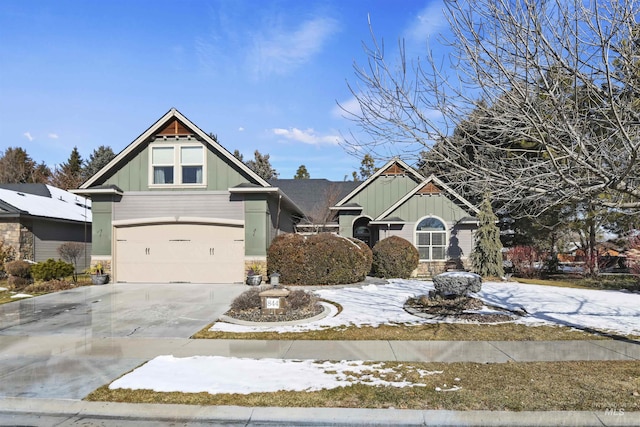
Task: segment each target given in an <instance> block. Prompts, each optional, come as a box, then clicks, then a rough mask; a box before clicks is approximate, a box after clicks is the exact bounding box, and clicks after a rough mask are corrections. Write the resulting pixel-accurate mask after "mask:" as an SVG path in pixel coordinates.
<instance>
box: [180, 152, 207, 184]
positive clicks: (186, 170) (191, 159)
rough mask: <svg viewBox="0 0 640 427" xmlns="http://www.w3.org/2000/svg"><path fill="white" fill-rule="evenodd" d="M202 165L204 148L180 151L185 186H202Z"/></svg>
mask: <svg viewBox="0 0 640 427" xmlns="http://www.w3.org/2000/svg"><path fill="white" fill-rule="evenodd" d="M202 163H203V162H202V147H182V148H181V149H180V165H181V166H182V183H183V184H202Z"/></svg>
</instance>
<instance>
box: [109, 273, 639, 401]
mask: <svg viewBox="0 0 640 427" xmlns="http://www.w3.org/2000/svg"><path fill="white" fill-rule="evenodd" d="M431 289H433V283H432V282H422V281H418V280H391V281H390V283H389V284H386V285H366V286H361V287H348V288H340V289H335V288H334V289H322V290H318V291H316V293H317V294H318V295H319V296H320V297H322V298H325V299H327V300H330V301H334V302H336V303H339V304H340V305H342V308H343V310H342V312H341V313H340V314H336V313H337V310H335V311H334V312H333V313H332V315H330V316H329V317H327V318H324V319H321V320H318V321H315V322H311V323H308V324H303V325H293V326H279V327H275V326H269V327H265V326H262V327H258V326H239V325H232V324H229V323H223V322H217V323H216V324H215V325H214V326H213V327H212V330H224V331H234V332H248V331H267V330H270V331H281V332H284V331H305V330H313V329H322V328H330V327H346V326H349V325H353V326H364V325H372V326H377V325H380V324H382V323H406V324H418V323H422V322H433V320H427V319H422V318H418V317H415V316H412V315H410V314H409V313H407V312H405V311H404V309H403V305H404V302H405V301H406V300H407V298H409V297H413V296H418V295H422V294H426V293H428V292H429V290H431ZM477 296H478V297H479V298H481V299H482V300H483V301H485V303H487V304H490V305H497V306H500V307H504V308H508V309H512V310H515V309H522V308H524V309H525V310H526V311H527V312H528V313H529V315H528V316H525V317H523V318H521V319H520V320H518V322H521V323H526V324H532V325H539V324H554V325H568V326H573V327H579V328H593V329H599V330H608V331H612V332H616V333H622V334H635V335H640V295H639V294H632V293H626V292H619V291H601V290H584V289H569V288H556V287H549V286H539V285H525V284H520V283H515V282H501V283H497V282H487V283H484V284H483V285H482V291H481V292H479V293H478V294H477ZM403 369H408V370H413V369H414V368H412V367H410V366H405V367H404V368H403ZM416 372H418V373H419V374H420V378H424V377H426V376H431V375H438V374H442V373H443V372H442V371H423V370H416ZM456 380H458V379H456ZM354 383H362V384H368V385H371V386H376V385H380V386H392V387H423V386H425V384H422V383H414V382H410V381H407V380H406V379H405V378H404V376H403V375H402V374H401V373H400V372H397V371H395V370H393V369H391V368H386V367H385V364H384V363H375V364H371V363H364V362H362V361H342V362H335V363H334V362H318V361H315V360H283V359H245V358H234V357H220V356H194V357H186V358H175V357H173V356H159V357H156V358H155V359H153V360H151V361H149V362H147V363H146V364H144V365H143V366H141V367H139V368H137V369H135V370H134V371H133V372H131V373H129V374H127V375H125V376H123V377H122V378H120V379H118V380H116V381H114V382H113V383H111V385H109V388H110V389H119V388H130V389H151V390H155V391H158V392H172V391H176V392H185V393H198V392H206V393H210V394H219V393H240V394H248V393H258V392H276V391H279V390H291V391H314V390H320V389H331V388H337V387H345V386H348V385H350V384H354ZM458 390H460V386H458V385H453V386H447V385H446V384H442V386H438V387H435V391H438V392H449V391H450V392H455V391H458Z"/></svg>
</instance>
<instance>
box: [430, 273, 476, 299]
mask: <svg viewBox="0 0 640 427" xmlns="http://www.w3.org/2000/svg"><path fill="white" fill-rule="evenodd" d="M433 285H434V287H435V290H436V293H437V294H438V295H443V296H464V295H467V294H469V293H471V292H480V289H481V288H482V277H480V275H478V274H475V273H469V272H466V271H448V272H446V273H442V274H438V275H437V276H434V277H433Z"/></svg>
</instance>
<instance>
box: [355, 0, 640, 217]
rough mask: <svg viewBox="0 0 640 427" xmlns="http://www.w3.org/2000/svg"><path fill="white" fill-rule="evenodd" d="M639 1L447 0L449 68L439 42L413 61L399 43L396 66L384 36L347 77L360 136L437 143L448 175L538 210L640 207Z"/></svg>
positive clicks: (434, 156)
mask: <svg viewBox="0 0 640 427" xmlns="http://www.w3.org/2000/svg"><path fill="white" fill-rule="evenodd" d="M638 6H639V4H638V2H637V1H636V0H619V1H612V2H596V1H587V2H583V1H579V0H574V1H571V0H570V1H564V0H478V1H473V2H472V1H448V0H447V1H446V2H445V10H444V13H445V16H446V17H447V19H448V21H449V24H450V30H451V34H452V38H451V40H449V41H446V40H442V42H443V43H446V44H447V47H448V49H449V50H450V52H451V56H450V61H451V67H442V66H441V64H442V59H440V58H436V57H434V56H430V52H428V55H427V57H426V58H423V59H422V60H416V61H411V60H409V59H408V58H407V57H406V54H405V50H404V48H403V45H402V43H401V44H400V64H399V66H398V64H396V63H394V62H393V61H390V60H388V59H387V58H386V57H385V55H384V47H383V45H382V43H378V42H377V41H376V38H375V37H374V38H373V40H374V44H373V46H372V48H371V49H370V50H369V51H368V55H369V62H368V66H367V67H366V68H357V69H356V71H357V76H358V84H357V85H351V86H350V89H351V92H352V93H353V95H354V96H355V97H356V98H357V100H358V102H359V105H360V112H358V113H354V114H353V116H352V118H353V119H354V120H355V121H356V123H357V124H358V125H359V127H360V128H361V129H362V130H363V131H364V132H365V133H366V134H367V136H368V137H367V141H362V140H360V141H355V142H353V141H352V142H351V143H352V144H353V147H354V148H358V149H361V148H362V146H363V145H367V146H368V147H367V148H369V149H370V150H371V151H373V152H376V149H385V148H386V147H387V146H388V145H389V143H390V142H391V143H394V144H395V145H396V146H397V147H398V149H397V150H396V151H398V152H406V150H408V149H409V147H413V148H415V149H417V150H420V149H421V150H424V149H425V147H427V148H428V149H429V151H428V156H429V157H430V160H431V161H432V162H434V163H438V164H439V165H440V168H442V169H443V170H447V173H448V174H449V176H448V181H449V182H451V183H452V184H454V185H456V184H457V185H459V186H461V187H466V188H471V187H473V188H476V191H491V192H492V193H493V195H494V197H496V198H499V199H502V200H504V201H508V202H510V203H511V204H512V207H513V208H514V209H520V210H521V212H525V213H527V214H530V215H538V214H540V213H541V212H544V211H545V210H546V209H548V208H550V207H551V206H554V205H558V204H563V203H566V202H567V201H588V202H590V203H594V204H595V205H600V206H604V207H607V208H616V209H621V210H627V212H631V211H634V210H635V211H637V210H639V209H640V160H639V156H640V106H639V104H640V102H639V99H640V97H639V94H640V59H639V53H640V30H639V28H640V27H639V26H638V25H637V23H636V17H637V16H638V13H639V12H640V10H639V8H638ZM454 129H455V131H456V132H453V130H454ZM347 143H349V141H347Z"/></svg>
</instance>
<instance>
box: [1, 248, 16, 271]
mask: <svg viewBox="0 0 640 427" xmlns="http://www.w3.org/2000/svg"><path fill="white" fill-rule="evenodd" d="M15 254H16V251H15V250H14V249H13V247H12V246H10V245H7V244H6V243H5V242H4V240H0V279H2V278H3V277H4V276H5V274H6V270H5V263H7V262H10V261H13V259H14V258H15Z"/></svg>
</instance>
